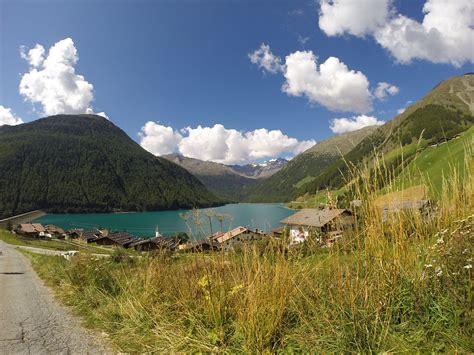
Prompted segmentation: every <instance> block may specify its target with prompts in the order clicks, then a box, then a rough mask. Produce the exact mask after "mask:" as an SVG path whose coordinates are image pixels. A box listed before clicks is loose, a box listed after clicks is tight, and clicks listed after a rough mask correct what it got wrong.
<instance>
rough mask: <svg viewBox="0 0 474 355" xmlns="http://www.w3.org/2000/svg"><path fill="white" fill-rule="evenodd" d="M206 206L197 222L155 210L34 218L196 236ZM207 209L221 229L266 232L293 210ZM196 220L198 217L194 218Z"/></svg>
mask: <svg viewBox="0 0 474 355" xmlns="http://www.w3.org/2000/svg"><path fill="white" fill-rule="evenodd" d="M209 210H210V209H201V210H199V212H200V217H201V218H200V220H201V223H200V224H199V223H198V225H196V223H194V221H193V218H192V217H190V218H189V219H188V221H187V222H186V221H185V220H184V219H183V218H182V215H183V214H188V215H190V216H191V215H192V211H187V210H179V211H156V212H130V213H88V214H48V215H46V216H43V217H40V218H38V219H36V220H35V222H38V223H42V224H55V225H57V226H60V227H61V228H64V229H71V228H84V229H92V228H106V229H109V230H112V231H127V232H129V233H131V234H133V235H136V236H140V237H151V236H154V233H155V228H156V227H157V226H158V229H159V231H160V233H161V234H162V235H165V236H172V235H175V234H176V233H178V232H187V233H189V229H190V228H191V230H192V233H193V235H194V236H195V237H196V238H199V237H202V236H204V235H208V234H209V229H210V226H209V219H208V217H207V216H206V215H205V212H206V211H209ZM211 210H213V211H215V212H216V213H219V214H224V215H225V216H226V218H225V221H224V222H223V230H229V229H232V228H235V227H238V226H245V227H250V228H258V229H261V230H264V231H269V230H271V229H272V228H275V227H278V226H280V224H279V221H280V220H282V219H283V218H286V217H288V216H289V215H291V214H293V213H294V211H293V210H291V209H289V208H287V207H285V206H284V205H282V204H278V203H238V204H229V205H225V206H221V207H216V208H212V209H211ZM197 220H199V218H198V219H197ZM212 229H213V231H214V232H215V231H218V230H220V222H219V221H218V220H216V219H215V218H212Z"/></svg>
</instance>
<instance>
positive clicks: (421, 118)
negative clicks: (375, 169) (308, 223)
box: [297, 74, 474, 196]
mask: <svg viewBox="0 0 474 355" xmlns="http://www.w3.org/2000/svg"><path fill="white" fill-rule="evenodd" d="M473 103H474V75H471V74H469V75H463V76H461V77H454V78H451V79H449V80H446V81H444V82H443V83H441V84H439V85H438V86H437V87H435V88H434V89H433V91H432V92H430V93H429V94H428V95H426V96H425V97H424V98H423V99H421V100H420V101H419V102H417V103H415V104H414V105H412V106H411V107H410V108H408V109H407V111H406V112H404V113H403V114H401V115H399V116H397V117H395V118H394V119H393V120H392V121H389V122H387V123H386V124H385V125H383V126H381V127H380V128H379V129H378V130H377V131H376V132H374V133H373V134H371V135H370V136H368V137H367V138H365V139H364V140H362V141H361V142H360V144H358V145H357V146H356V147H355V148H354V149H353V150H352V151H350V152H349V153H347V154H346V155H345V156H344V158H343V159H339V160H337V161H335V162H334V163H332V164H331V165H329V166H328V167H327V168H326V169H324V171H323V172H322V173H321V174H320V175H319V176H317V177H316V178H315V179H313V180H311V181H309V182H307V183H305V184H303V185H302V186H300V187H299V188H298V191H297V195H298V196H302V195H305V194H315V193H317V192H318V191H321V190H325V189H327V188H329V189H338V188H340V187H342V186H344V185H345V184H346V183H347V182H348V181H349V179H350V177H351V167H355V166H358V165H360V164H362V163H367V164H369V165H370V164H371V163H370V162H371V159H372V158H373V157H374V154H376V153H378V154H381V153H382V154H389V155H390V154H391V155H392V158H391V159H390V160H387V161H386V163H387V164H386V165H385V166H384V167H385V169H386V171H387V172H389V173H390V174H393V173H395V174H397V173H399V172H401V170H402V168H403V166H405V165H406V164H408V163H410V161H411V160H412V159H414V158H415V156H416V154H417V152H418V150H417V149H410V148H409V147H410V146H411V147H413V146H417V147H421V148H422V147H425V146H428V145H430V144H433V143H441V142H444V141H447V140H451V139H452V138H453V137H455V136H456V135H457V134H459V133H460V132H463V131H466V130H467V129H469V127H471V126H472V125H473V124H474V116H473V114H472V110H473V108H474V107H473ZM400 146H402V147H403V150H404V153H405V154H403V155H402V154H400V155H396V154H394V153H393V151H394V149H399V148H400Z"/></svg>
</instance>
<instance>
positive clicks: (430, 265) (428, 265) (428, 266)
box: [425, 264, 433, 268]
mask: <svg viewBox="0 0 474 355" xmlns="http://www.w3.org/2000/svg"><path fill="white" fill-rule="evenodd" d="M425 267H426V268H430V267H433V265H432V264H425Z"/></svg>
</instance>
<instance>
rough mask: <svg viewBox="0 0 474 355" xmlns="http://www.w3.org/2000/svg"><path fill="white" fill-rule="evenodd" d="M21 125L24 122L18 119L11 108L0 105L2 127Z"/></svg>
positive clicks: (0, 124)
mask: <svg viewBox="0 0 474 355" xmlns="http://www.w3.org/2000/svg"><path fill="white" fill-rule="evenodd" d="M21 123H23V120H22V119H21V118H19V117H16V116H15V115H14V114H13V112H12V110H11V108H8V107H4V106H3V105H0V126H3V125H9V126H15V125H17V124H21Z"/></svg>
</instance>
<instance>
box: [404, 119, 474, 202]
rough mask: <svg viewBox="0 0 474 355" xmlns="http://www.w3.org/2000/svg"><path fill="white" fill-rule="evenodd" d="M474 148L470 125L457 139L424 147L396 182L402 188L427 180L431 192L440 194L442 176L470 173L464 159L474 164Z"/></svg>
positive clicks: (472, 128) (473, 130)
mask: <svg viewBox="0 0 474 355" xmlns="http://www.w3.org/2000/svg"><path fill="white" fill-rule="evenodd" d="M473 152H474V127H471V128H470V129H469V130H467V131H466V132H465V133H463V134H462V135H461V136H460V137H459V138H457V139H453V140H451V141H449V142H447V143H444V144H441V145H438V146H436V147H434V146H433V147H427V148H426V149H425V150H423V151H422V152H421V153H420V154H419V155H418V156H416V158H414V159H413V160H412V161H411V162H410V164H409V165H408V166H407V168H406V169H404V171H403V172H402V173H401V174H400V176H399V177H398V179H397V181H396V185H397V186H399V187H400V188H405V187H409V186H413V185H419V184H426V185H428V186H429V187H430V190H431V192H432V193H433V194H434V195H440V193H441V192H442V188H443V179H446V178H451V177H452V176H453V173H454V172H455V173H456V174H457V175H458V177H459V178H466V177H467V176H472V175H469V174H468V173H469V172H468V171H467V170H466V162H467V161H469V162H470V163H469V165H468V167H469V168H470V169H472V168H474V166H473V164H472V157H473Z"/></svg>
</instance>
